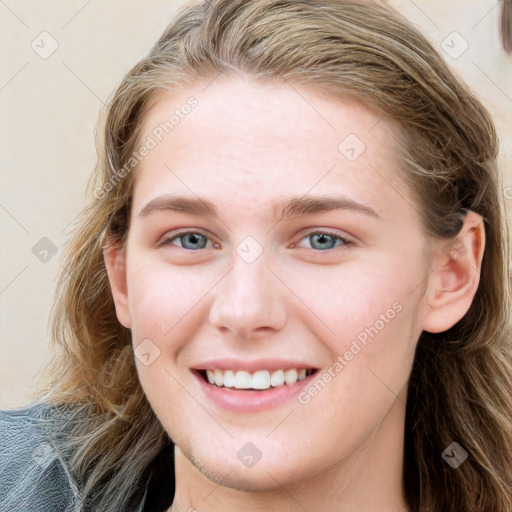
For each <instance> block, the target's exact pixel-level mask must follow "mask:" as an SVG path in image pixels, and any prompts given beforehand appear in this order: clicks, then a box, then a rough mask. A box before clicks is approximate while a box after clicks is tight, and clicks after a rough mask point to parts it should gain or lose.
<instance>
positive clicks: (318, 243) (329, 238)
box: [303, 231, 349, 251]
mask: <svg viewBox="0 0 512 512" xmlns="http://www.w3.org/2000/svg"><path fill="white" fill-rule="evenodd" d="M305 238H307V239H309V243H310V244H311V246H312V248H313V249H319V250H321V251H325V250H326V249H334V248H335V247H338V246H340V245H348V244H349V242H348V240H345V239H344V238H342V237H341V236H339V235H335V234H333V233H326V232H323V231H318V232H315V233H310V234H309V235H306V236H305V237H304V238H303V240H304V239H305ZM338 241H339V243H336V242H338Z"/></svg>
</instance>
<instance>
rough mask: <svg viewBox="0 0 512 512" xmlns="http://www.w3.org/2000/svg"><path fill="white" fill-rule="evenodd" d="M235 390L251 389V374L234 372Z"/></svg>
mask: <svg viewBox="0 0 512 512" xmlns="http://www.w3.org/2000/svg"><path fill="white" fill-rule="evenodd" d="M235 388H237V389H250V388H252V377H251V374H250V373H249V372H236V373H235Z"/></svg>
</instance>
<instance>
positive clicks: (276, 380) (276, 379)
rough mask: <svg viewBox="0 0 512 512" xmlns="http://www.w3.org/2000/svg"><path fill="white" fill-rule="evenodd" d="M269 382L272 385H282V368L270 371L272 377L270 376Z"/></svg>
mask: <svg viewBox="0 0 512 512" xmlns="http://www.w3.org/2000/svg"><path fill="white" fill-rule="evenodd" d="M270 384H272V386H274V387H276V386H282V385H283V384H284V372H283V370H276V371H275V372H272V377H271V378H270Z"/></svg>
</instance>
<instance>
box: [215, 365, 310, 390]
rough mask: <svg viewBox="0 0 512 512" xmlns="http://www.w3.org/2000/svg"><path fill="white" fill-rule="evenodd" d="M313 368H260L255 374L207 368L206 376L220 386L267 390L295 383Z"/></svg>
mask: <svg viewBox="0 0 512 512" xmlns="http://www.w3.org/2000/svg"><path fill="white" fill-rule="evenodd" d="M311 373H312V371H311V370H306V369H305V368H301V369H299V370H297V369H296V368H291V369H288V370H275V371H273V372H272V373H271V372H269V371H268V370H258V371H256V372H254V373H253V374H251V373H249V372H246V371H237V372H235V371H234V370H219V369H215V370H206V377H207V379H208V382H209V383H210V384H214V385H216V386H218V387H225V388H235V389H259V390H265V389H269V388H271V387H274V388H276V387H279V386H283V385H285V384H288V385H291V384H295V383H296V382H297V381H299V380H304V379H305V378H306V377H307V376H308V375H311Z"/></svg>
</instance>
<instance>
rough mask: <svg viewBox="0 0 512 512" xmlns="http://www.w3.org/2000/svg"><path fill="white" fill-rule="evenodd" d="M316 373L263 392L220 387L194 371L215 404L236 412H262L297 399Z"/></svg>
mask: <svg viewBox="0 0 512 512" xmlns="http://www.w3.org/2000/svg"><path fill="white" fill-rule="evenodd" d="M316 373H317V372H314V373H313V374H311V375H309V376H307V377H306V378H305V379H303V380H299V381H297V382H296V383H295V384H284V385H283V386H278V387H275V388H269V389H265V390H262V391H252V390H238V389H234V388H221V387H218V386H216V385H215V384H210V383H209V382H207V381H206V380H205V379H204V378H203V376H202V375H201V374H200V373H199V372H198V371H193V374H194V376H195V377H196V379H197V380H198V381H199V384H200V386H201V389H202V390H203V392H204V394H205V395H206V396H207V397H208V398H209V399H210V400H211V401H212V402H213V403H215V404H216V405H218V406H219V407H222V408H223V409H227V410H228V411H235V412H260V411H264V410H266V409H270V408H272V407H275V406H276V405H279V404H282V403H283V402H285V401H286V400H290V399H291V398H293V397H296V396H297V395H298V394H299V393H300V392H301V391H302V390H303V389H304V388H305V387H307V386H309V384H310V382H311V379H312V378H314V377H315V375H316Z"/></svg>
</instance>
